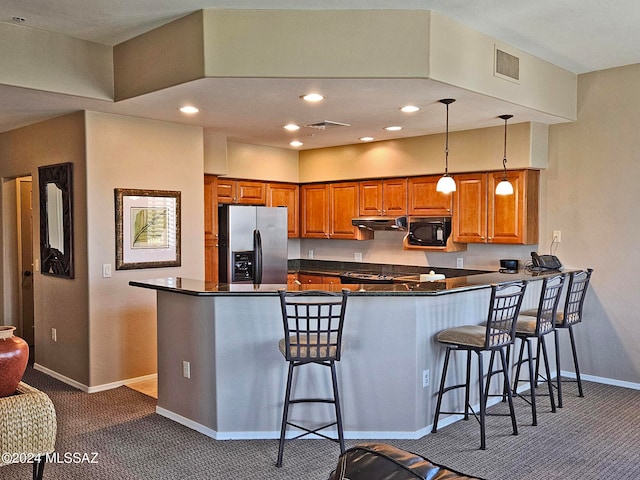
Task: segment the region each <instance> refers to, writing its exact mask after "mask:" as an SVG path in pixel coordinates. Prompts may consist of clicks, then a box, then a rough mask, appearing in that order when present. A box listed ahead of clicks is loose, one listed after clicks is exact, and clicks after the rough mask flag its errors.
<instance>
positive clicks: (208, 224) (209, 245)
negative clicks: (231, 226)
mask: <svg viewBox="0 0 640 480" xmlns="http://www.w3.org/2000/svg"><path fill="white" fill-rule="evenodd" d="M216 186H217V179H216V177H215V176H214V175H205V176H204V279H205V281H207V282H214V283H217V281H218V201H217V194H216V192H217V189H216Z"/></svg>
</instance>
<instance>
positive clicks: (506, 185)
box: [496, 115, 513, 195]
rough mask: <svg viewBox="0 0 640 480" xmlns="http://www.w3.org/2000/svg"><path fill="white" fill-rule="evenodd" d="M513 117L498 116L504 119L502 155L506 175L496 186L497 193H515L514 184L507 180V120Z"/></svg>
mask: <svg viewBox="0 0 640 480" xmlns="http://www.w3.org/2000/svg"><path fill="white" fill-rule="evenodd" d="M512 117H513V115H500V117H498V118H501V119H503V120H504V156H503V157H502V166H503V168H504V177H502V181H501V182H500V183H498V185H497V186H496V195H513V185H511V182H509V180H507V120H509V119H510V118H512Z"/></svg>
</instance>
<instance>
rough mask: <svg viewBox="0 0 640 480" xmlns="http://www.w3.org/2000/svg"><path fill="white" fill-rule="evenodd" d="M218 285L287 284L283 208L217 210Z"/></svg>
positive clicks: (236, 206) (225, 206)
mask: <svg viewBox="0 0 640 480" xmlns="http://www.w3.org/2000/svg"><path fill="white" fill-rule="evenodd" d="M218 240H219V241H218V245H219V247H218V278H219V282H220V283H254V284H260V283H277V284H286V283H287V209H286V207H256V206H250V205H220V206H219V207H218Z"/></svg>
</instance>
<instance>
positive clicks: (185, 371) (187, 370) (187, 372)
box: [182, 361, 191, 378]
mask: <svg viewBox="0 0 640 480" xmlns="http://www.w3.org/2000/svg"><path fill="white" fill-rule="evenodd" d="M182 376H183V377H184V378H191V362H186V361H183V362H182Z"/></svg>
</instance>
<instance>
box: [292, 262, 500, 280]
mask: <svg viewBox="0 0 640 480" xmlns="http://www.w3.org/2000/svg"><path fill="white" fill-rule="evenodd" d="M431 270H433V271H434V273H441V274H443V275H444V276H445V277H446V278H456V277H466V276H469V275H478V274H481V273H491V272H490V271H488V270H474V269H465V268H445V267H431V266H416V265H391V264H385V263H363V262H338V261H332V260H307V259H299V260H289V273H310V274H315V275H327V276H339V275H340V274H342V273H343V272H358V273H373V274H380V275H387V276H390V277H410V276H415V275H420V274H421V273H429V272H430V271H431Z"/></svg>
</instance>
